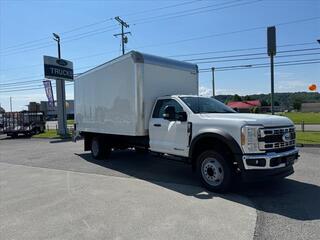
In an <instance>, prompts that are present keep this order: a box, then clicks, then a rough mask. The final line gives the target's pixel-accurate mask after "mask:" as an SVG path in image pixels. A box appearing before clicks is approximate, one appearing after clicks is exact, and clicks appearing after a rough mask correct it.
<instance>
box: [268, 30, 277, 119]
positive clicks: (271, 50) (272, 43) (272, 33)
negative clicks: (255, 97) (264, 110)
mask: <svg viewBox="0 0 320 240" xmlns="http://www.w3.org/2000/svg"><path fill="white" fill-rule="evenodd" d="M267 38H268V55H269V57H270V75H271V114H272V115H273V114H274V56H275V55H276V52H277V50H276V27H274V26H273V27H268V29H267Z"/></svg>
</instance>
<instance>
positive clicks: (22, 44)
mask: <svg viewBox="0 0 320 240" xmlns="http://www.w3.org/2000/svg"><path fill="white" fill-rule="evenodd" d="M200 1H202V0H194V1H189V2H182V3H179V4H173V5H168V6H165V7H159V8H153V9H149V10H144V11H140V12H136V13H131V14H127V15H126V16H132V15H138V14H141V13H146V12H153V11H156V10H162V9H167V8H173V7H178V6H185V5H188V4H192V3H195V2H200ZM112 20H113V17H111V18H106V19H102V20H100V21H96V22H93V23H90V24H85V25H82V26H79V27H75V28H72V29H70V30H67V31H64V32H61V33H60V34H62V35H63V34H68V33H71V32H75V31H79V30H81V29H84V28H88V27H92V26H95V25H98V24H101V23H105V22H108V21H112ZM113 26H116V25H113ZM97 30H102V28H100V29H96V30H94V31H97ZM90 32H92V31H90ZM90 32H89V33H90ZM87 33H88V32H87ZM99 33H102V32H99ZM82 34H85V33H82ZM64 39H65V37H64ZM78 39H81V38H78ZM44 40H48V37H44V38H40V39H35V40H32V41H27V42H24V43H19V44H15V45H12V46H9V47H7V48H4V49H2V51H1V53H2V52H3V51H6V50H7V51H8V49H9V50H10V49H11V51H12V49H15V48H17V47H18V48H19V47H21V46H23V47H24V48H25V47H30V46H28V45H31V46H34V45H35V42H37V44H39V42H43V41H44ZM47 43H49V42H48V41H46V42H45V43H41V44H42V45H43V44H47ZM26 45H27V46H26ZM19 49H20V48H19ZM15 50H16V49H15Z"/></svg>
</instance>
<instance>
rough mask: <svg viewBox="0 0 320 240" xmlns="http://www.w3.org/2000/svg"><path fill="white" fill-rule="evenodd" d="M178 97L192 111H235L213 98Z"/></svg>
mask: <svg viewBox="0 0 320 240" xmlns="http://www.w3.org/2000/svg"><path fill="white" fill-rule="evenodd" d="M180 99H181V100H182V101H183V102H184V103H185V104H187V106H188V107H189V108H190V109H191V111H192V112H193V113H236V111H234V110H233V109H232V108H230V107H228V106H226V105H225V104H223V103H222V102H219V101H217V100H215V99H213V98H206V97H180Z"/></svg>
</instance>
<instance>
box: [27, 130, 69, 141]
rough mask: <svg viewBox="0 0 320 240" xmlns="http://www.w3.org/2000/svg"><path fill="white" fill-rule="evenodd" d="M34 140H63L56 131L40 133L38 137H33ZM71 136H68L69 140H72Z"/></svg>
mask: <svg viewBox="0 0 320 240" xmlns="http://www.w3.org/2000/svg"><path fill="white" fill-rule="evenodd" d="M32 137H33V138H49V139H54V138H62V137H61V136H60V135H58V133H57V131H56V130H46V131H45V132H44V133H40V134H37V135H33V136H32ZM70 137H71V135H70V134H68V135H67V138H70Z"/></svg>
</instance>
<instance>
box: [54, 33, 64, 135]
mask: <svg viewBox="0 0 320 240" xmlns="http://www.w3.org/2000/svg"><path fill="white" fill-rule="evenodd" d="M53 36H54V40H55V41H56V42H57V44H58V58H59V59H60V58H61V49H60V36H59V35H58V34H56V33H53ZM56 93H57V115H58V133H59V135H61V136H66V135H67V114H66V104H65V102H66V89H65V81H64V80H63V79H57V80H56Z"/></svg>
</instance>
